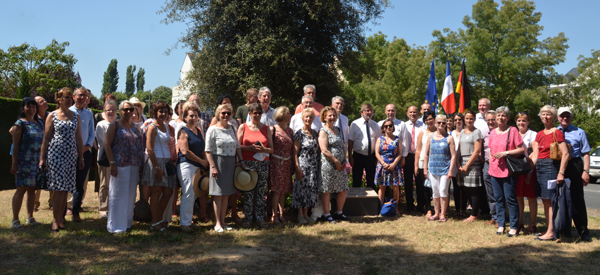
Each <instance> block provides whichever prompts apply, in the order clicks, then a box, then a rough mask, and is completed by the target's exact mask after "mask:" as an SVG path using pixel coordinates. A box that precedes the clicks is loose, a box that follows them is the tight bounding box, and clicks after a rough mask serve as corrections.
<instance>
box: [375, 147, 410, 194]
mask: <svg viewBox="0 0 600 275" xmlns="http://www.w3.org/2000/svg"><path fill="white" fill-rule="evenodd" d="M399 141H400V140H399V139H398V138H396V139H394V140H393V141H392V142H390V144H387V143H386V141H385V137H379V154H380V155H381V158H383V161H385V163H387V164H391V163H393V162H394V160H395V159H396V157H397V155H396V149H397V148H398V143H399ZM400 151H402V150H400ZM402 178H403V176H402V170H401V169H400V163H398V165H396V167H394V169H392V170H391V171H388V170H385V169H384V168H383V165H381V163H380V162H377V168H376V171H375V183H376V184H377V185H385V186H400V185H403V183H402Z"/></svg>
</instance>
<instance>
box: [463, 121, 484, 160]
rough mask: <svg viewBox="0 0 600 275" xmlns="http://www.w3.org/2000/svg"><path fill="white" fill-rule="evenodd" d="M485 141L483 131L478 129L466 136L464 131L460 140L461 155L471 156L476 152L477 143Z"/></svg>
mask: <svg viewBox="0 0 600 275" xmlns="http://www.w3.org/2000/svg"><path fill="white" fill-rule="evenodd" d="M480 139H483V135H482V134H481V131H480V130H479V129H477V128H475V130H474V131H473V132H471V133H468V134H466V133H465V130H464V129H463V130H462V131H461V132H460V137H459V138H458V140H459V142H460V155H461V156H471V155H472V154H473V152H474V151H475V142H476V141H478V140H480Z"/></svg>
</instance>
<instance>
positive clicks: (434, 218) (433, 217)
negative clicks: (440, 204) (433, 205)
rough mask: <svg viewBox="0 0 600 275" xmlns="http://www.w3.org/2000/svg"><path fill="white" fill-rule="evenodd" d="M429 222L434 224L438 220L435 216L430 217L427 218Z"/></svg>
mask: <svg viewBox="0 0 600 275" xmlns="http://www.w3.org/2000/svg"><path fill="white" fill-rule="evenodd" d="M427 220H428V221H430V222H432V221H435V220H437V218H436V217H435V216H429V218H427Z"/></svg>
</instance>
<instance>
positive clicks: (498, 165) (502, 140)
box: [489, 127, 523, 178]
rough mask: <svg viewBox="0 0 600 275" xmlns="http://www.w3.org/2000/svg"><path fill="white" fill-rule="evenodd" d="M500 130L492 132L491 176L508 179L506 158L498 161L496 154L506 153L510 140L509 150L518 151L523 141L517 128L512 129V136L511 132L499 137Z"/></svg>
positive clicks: (490, 142)
mask: <svg viewBox="0 0 600 275" xmlns="http://www.w3.org/2000/svg"><path fill="white" fill-rule="evenodd" d="M497 129H498V128H496V129H494V130H491V131H490V141H489V145H490V170H489V174H490V176H492V177H496V178H506V177H508V168H507V167H506V157H503V158H500V159H497V158H495V157H493V156H494V154H496V153H498V152H505V151H507V150H506V142H507V139H508V150H513V149H516V148H517V147H518V146H519V145H521V144H523V139H522V138H521V134H519V130H518V129H517V128H515V127H510V136H509V131H506V132H505V133H503V134H501V135H499V134H498V133H496V130H497Z"/></svg>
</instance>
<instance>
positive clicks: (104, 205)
mask: <svg viewBox="0 0 600 275" xmlns="http://www.w3.org/2000/svg"><path fill="white" fill-rule="evenodd" d="M103 110H104V112H103V113H102V117H103V118H104V120H102V121H100V122H98V125H97V126H96V144H98V160H100V157H101V156H102V153H103V152H104V143H105V140H106V131H107V130H108V127H109V125H110V124H111V123H112V122H113V121H115V120H116V119H117V103H116V102H115V101H114V100H108V101H106V102H105V103H104V107H103ZM98 178H99V183H100V185H99V189H98V201H99V203H100V204H99V207H98V209H99V211H100V218H102V219H106V218H108V216H107V214H108V192H109V190H108V187H109V185H110V166H109V167H104V166H102V165H100V164H98ZM136 181H137V180H136Z"/></svg>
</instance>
